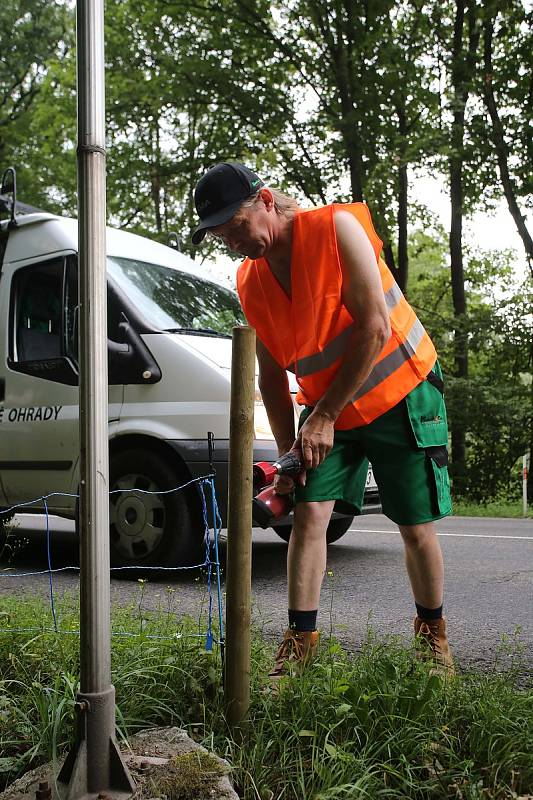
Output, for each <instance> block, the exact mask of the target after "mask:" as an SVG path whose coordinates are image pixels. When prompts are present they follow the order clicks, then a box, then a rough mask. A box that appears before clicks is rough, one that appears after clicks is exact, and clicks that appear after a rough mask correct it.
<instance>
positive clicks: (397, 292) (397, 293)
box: [385, 281, 403, 311]
mask: <svg viewBox="0 0 533 800" xmlns="http://www.w3.org/2000/svg"><path fill="white" fill-rule="evenodd" d="M402 298H403V292H402V290H401V289H400V287H399V286H398V284H397V283H396V281H395V282H394V283H393V284H392V286H391V288H390V289H389V291H388V292H385V302H386V304H387V308H388V309H389V311H392V309H393V308H394V307H395V306H397V305H398V303H399V302H400V300H401V299H402Z"/></svg>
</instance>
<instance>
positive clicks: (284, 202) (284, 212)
mask: <svg viewBox="0 0 533 800" xmlns="http://www.w3.org/2000/svg"><path fill="white" fill-rule="evenodd" d="M261 188H262V189H268V190H269V192H271V193H272V197H273V199H274V208H275V209H276V213H277V214H279V215H280V217H284V216H291V212H294V211H296V209H297V208H300V204H299V202H298V200H296V199H295V198H294V197H291V196H290V195H289V194H285V192H280V190H279V189H273V188H272V187H271V186H262V187H261ZM258 196H259V192H258V193H257V194H254V195H253V197H249V198H248V199H247V200H245V201H244V203H243V204H242V206H241V208H249V207H250V206H253V204H254V203H255V202H256V200H257V198H258Z"/></svg>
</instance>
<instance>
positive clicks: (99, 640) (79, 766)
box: [58, 0, 135, 800]
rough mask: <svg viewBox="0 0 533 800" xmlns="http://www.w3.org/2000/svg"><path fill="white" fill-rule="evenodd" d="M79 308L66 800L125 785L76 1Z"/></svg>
mask: <svg viewBox="0 0 533 800" xmlns="http://www.w3.org/2000/svg"><path fill="white" fill-rule="evenodd" d="M77 47H78V59H77V77H78V220H79V222H78V233H79V244H78V248H79V303H80V313H79V319H80V348H79V352H80V507H79V509H80V513H79V520H80V528H79V532H80V566H81V573H80V632H81V637H80V692H79V694H78V697H77V704H76V708H77V731H76V733H77V736H76V739H77V741H76V744H75V746H74V748H73V750H72V751H71V752H70V753H69V755H68V757H67V760H66V761H65V764H64V766H63V769H62V770H61V772H60V774H59V777H58V782H59V786H60V788H61V789H62V793H63V794H64V796H65V797H66V798H68V800H75V798H81V797H85V796H88V795H89V796H90V795H95V794H98V793H100V792H106V793H112V794H113V796H115V797H118V796H122V797H124V796H127V797H129V796H130V795H131V793H132V791H133V789H134V788H135V786H134V783H133V781H132V779H131V776H130V775H129V772H128V770H127V768H126V766H125V764H124V763H123V761H122V756H121V754H120V750H119V748H118V746H117V743H116V740H115V689H114V687H113V686H112V684H111V648H110V636H111V630H110V629H111V623H110V585H109V567H110V561H109V494H108V493H109V443H108V422H107V418H108V411H107V407H108V397H107V279H106V242H105V228H106V208H105V181H106V174H105V157H106V152H105V102H104V95H105V76H104V4H103V0H78V3H77Z"/></svg>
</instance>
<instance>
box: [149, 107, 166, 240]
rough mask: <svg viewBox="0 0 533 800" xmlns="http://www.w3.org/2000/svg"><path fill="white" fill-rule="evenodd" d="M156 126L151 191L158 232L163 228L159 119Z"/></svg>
mask: <svg viewBox="0 0 533 800" xmlns="http://www.w3.org/2000/svg"><path fill="white" fill-rule="evenodd" d="M155 124H156V127H155V129H154V131H153V149H154V156H153V161H152V170H151V173H152V174H151V191H152V201H153V203H154V215H155V224H156V229H157V232H158V233H161V231H162V230H163V225H162V220H161V147H160V144H159V120H156V123H155Z"/></svg>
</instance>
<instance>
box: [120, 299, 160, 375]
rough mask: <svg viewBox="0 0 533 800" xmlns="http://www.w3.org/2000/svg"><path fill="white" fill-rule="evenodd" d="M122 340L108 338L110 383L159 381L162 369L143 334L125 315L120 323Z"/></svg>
mask: <svg viewBox="0 0 533 800" xmlns="http://www.w3.org/2000/svg"><path fill="white" fill-rule="evenodd" d="M118 333H119V338H120V340H121V341H118V342H115V341H113V340H112V339H108V340H107V354H108V371H109V384H110V385H112V386H116V385H121V384H128V383H129V384H144V383H157V382H158V381H160V380H161V370H160V368H159V365H158V363H157V361H156V360H155V359H154V357H153V355H152V353H151V352H150V350H149V349H148V348H147V347H146V345H145V343H144V342H143V340H142V338H141V336H140V335H139V334H138V333H137V331H136V330H135V328H133V327H132V326H131V325H130V323H129V321H128V320H127V319H126V317H125V316H124V315H123V320H122V322H120V323H119V325H118Z"/></svg>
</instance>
